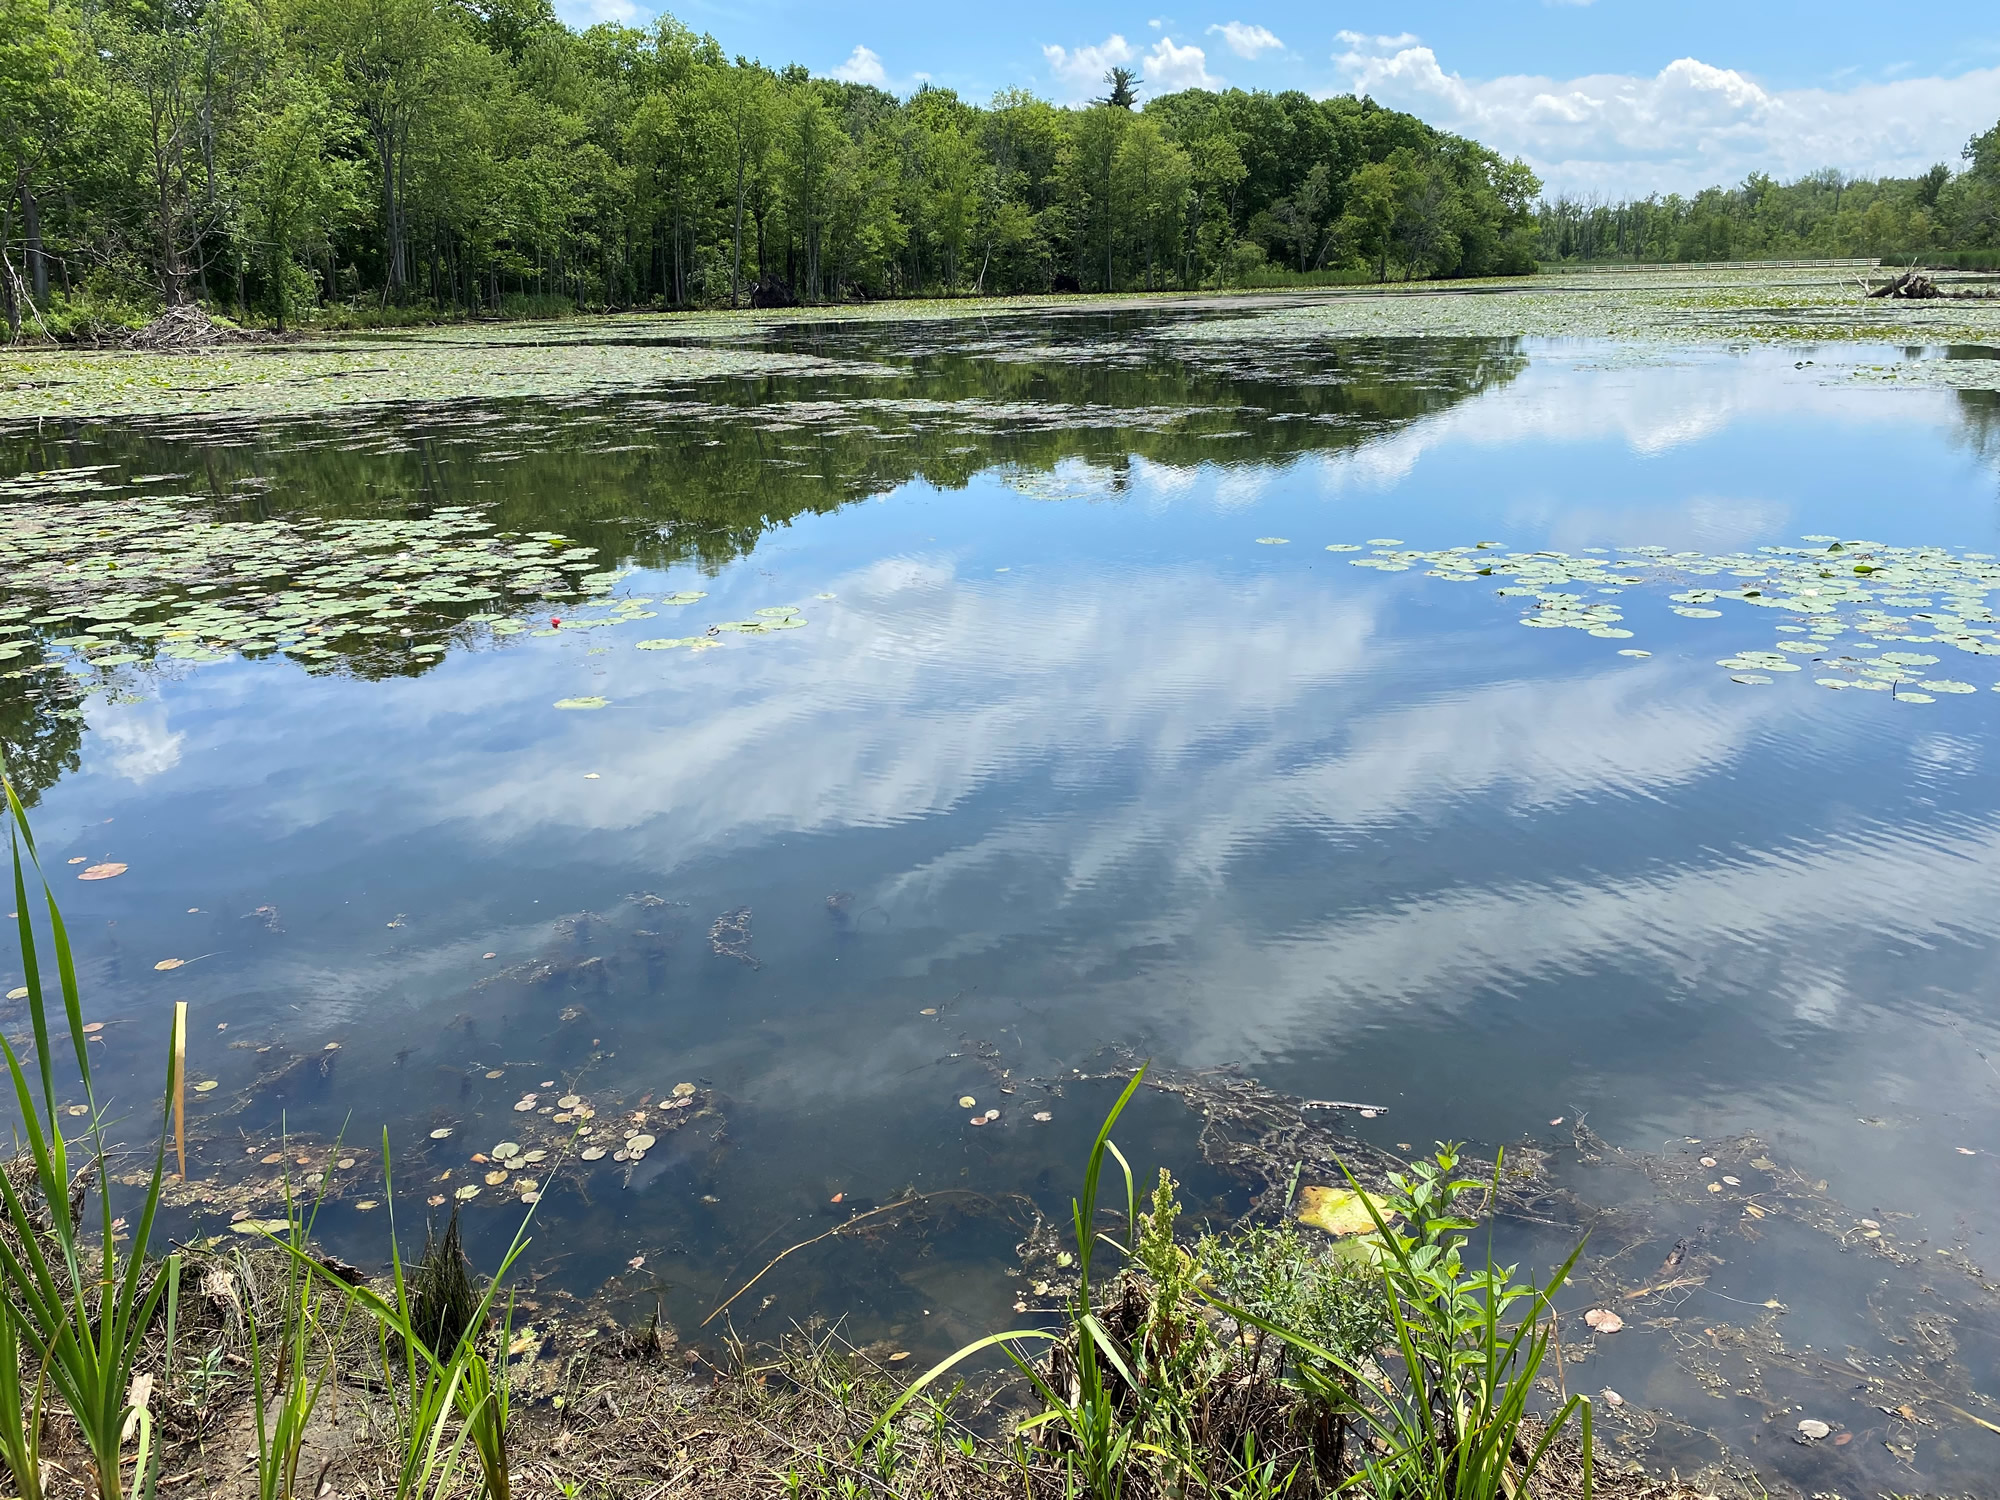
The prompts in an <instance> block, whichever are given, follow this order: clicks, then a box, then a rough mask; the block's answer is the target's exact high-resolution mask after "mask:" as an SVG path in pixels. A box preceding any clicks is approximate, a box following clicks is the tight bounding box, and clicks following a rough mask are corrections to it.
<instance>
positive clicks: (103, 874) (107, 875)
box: [76, 863, 129, 880]
mask: <svg viewBox="0 0 2000 1500" xmlns="http://www.w3.org/2000/svg"><path fill="white" fill-rule="evenodd" d="M128 868H129V866H126V865H121V864H116V863H113V864H103V865H92V866H91V867H90V868H89V869H87V870H85V871H84V872H83V873H82V874H81V875H79V876H77V877H76V878H77V879H78V880H109V879H111V877H112V876H114V875H123V874H124V873H125V871H126V870H127V869H128Z"/></svg>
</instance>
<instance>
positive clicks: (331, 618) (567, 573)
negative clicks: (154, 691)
mask: <svg viewBox="0 0 2000 1500" xmlns="http://www.w3.org/2000/svg"><path fill="white" fill-rule="evenodd" d="M178 477H180V476H175V475H147V476H142V477H141V480H139V481H135V482H134V483H135V484H136V483H145V482H149V481H150V482H154V483H166V482H171V481H172V480H173V479H175V478H178ZM0 502H11V503H0V577H4V578H5V580H6V584H5V587H6V596H5V598H4V600H0V677H8V678H20V677H24V676H27V675H29V674H30V673H36V672H43V671H50V670H55V671H61V670H63V669H65V668H74V669H78V670H83V671H86V672H87V671H88V670H89V669H92V668H106V667H118V666H126V665H131V664H134V663H139V662H144V661H148V660H152V659H155V658H164V659H168V660H178V661H185V662H190V663H195V664H201V663H211V662H221V661H226V660H228V659H229V658H230V657H231V656H232V655H235V654H239V653H240V654H243V655H246V656H257V655H262V654H266V653H271V652H281V653H283V654H284V655H286V656H289V657H291V658H293V659H294V660H297V661H299V662H300V663H301V664H302V665H304V666H305V667H306V668H307V669H308V670H315V669H324V667H325V665H326V664H328V663H332V662H336V661H339V660H342V659H344V658H347V657H350V656H353V655H355V654H356V653H358V652H364V651H367V650H368V649H369V648H375V649H376V650H378V651H379V650H381V649H384V648H386V649H389V650H392V651H394V652H396V653H399V654H402V655H405V656H407V657H408V658H411V659H413V660H415V661H418V662H421V661H423V660H425V659H430V658H436V657H440V656H442V655H443V654H444V653H445V652H446V650H447V649H448V648H449V646H450V644H451V643H452V642H453V641H454V640H458V641H467V640H469V639H471V638H472V637H474V636H475V635H476V634H477V633H478V632H479V631H480V630H481V629H483V630H484V631H485V632H486V633H487V634H488V635H489V636H491V637H494V638H505V637H508V636H514V635H522V634H534V635H543V636H547V635H555V634H558V633H562V632H567V631H575V630H593V629H599V628H603V627H607V626H617V625H627V624H633V623H636V622H639V621H644V620H651V619H656V618H658V610H657V609H649V608H647V606H648V605H654V604H657V605H661V606H669V607H674V608H680V607H684V606H687V605H690V604H694V603H696V602H698V601H700V600H702V599H705V598H706V597H708V596H707V595H706V594H705V593H704V592H702V591H699V590H683V591H681V592H678V593H674V594H669V595H667V596H665V597H663V598H660V599H657V600H655V599H650V598H643V597H635V596H627V597H616V598H614V597H613V596H612V590H613V589H614V588H615V587H616V585H617V584H618V583H619V582H620V581H621V580H622V579H623V578H624V577H625V576H626V574H625V573H623V572H621V571H619V570H617V569H615V568H607V567H605V566H603V565H602V564H601V563H600V562H599V561H598V560H597V549H596V548H594V547H587V546H580V545H578V544H576V543H575V542H574V541H572V540H571V539H570V538H568V537H565V536H563V535H562V534H561V533H559V532H553V531H531V532H506V531H498V530H496V529H495V527H494V525H493V523H492V522H491V521H489V520H488V519H487V518H486V517H485V516H484V515H483V514H482V513H481V512H479V511H478V510H476V509H474V508H472V507H469V506H442V507H439V508H437V509H436V510H433V511H432V512H431V513H430V514H429V515H427V516H424V517H421V518H405V517H367V518H361V519H336V520H318V519H314V518H311V517H300V518H295V519H283V520H260V521H233V520H232V521H225V520H217V519H215V518H214V517H213V516H212V515H210V514H208V513H207V511H206V509H205V508H204V507H202V506H201V505H200V504H199V503H197V502H196V499H195V497H192V496H186V495H176V494H171V493H159V492H157V491H147V492H145V493H141V494H134V493H131V492H129V491H128V490H127V488H126V487H125V486H122V485H118V484H114V483H112V482H109V481H108V480H107V479H106V478H105V477H104V474H103V470H102V468H78V469H70V470H63V471H58V472H55V473H48V474H34V475H22V476H20V477H19V478H17V479H14V480H8V481H0ZM545 601H546V602H555V603H559V604H561V605H562V606H563V607H564V608H563V612H562V613H552V614H551V615H550V616H549V618H548V622H547V623H546V624H545V625H542V626H540V627H538V628H537V627H534V626H531V624H530V623H528V622H527V621H525V620H523V619H522V618H519V616H521V615H523V614H525V613H526V611H527V610H528V609H529V608H530V607H531V606H533V605H534V604H536V603H538V602H545ZM571 604H575V605H577V606H578V607H579V608H586V609H598V610H601V611H603V612H601V613H589V614H584V615H568V614H567V609H568V606H569V605H571ZM805 623H806V622H805V619H804V617H803V615H802V614H801V613H800V611H799V610H798V609H797V607H795V606H791V605H784V606H775V607H770V608H766V609H761V610H758V611H757V612H756V614H755V616H754V617H753V618H750V619H745V620H728V621H723V622H721V623H719V624H717V625H714V626H711V627H709V629H708V632H707V634H704V635H696V636H684V637H678V638H662V639H656V640H647V641H642V642H640V643H639V644H640V646H641V647H642V648H643V649H646V650H665V649H668V648H670V647H676V646H679V647H689V648H693V649H697V650H699V649H704V648H706V647H708V646H712V645H714V644H716V641H715V637H716V636H717V635H719V634H722V633H730V634H740V635H763V634H768V633H771V632H773V631H778V630H791V629H797V628H798V627H800V626H802V625H804V624H805ZM31 653H32V655H31ZM22 658H30V659H29V660H26V661H22ZM17 661H20V662H21V665H19V666H8V665H7V664H8V663H12V662H17ZM590 706H596V705H590Z"/></svg>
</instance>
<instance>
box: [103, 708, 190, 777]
mask: <svg viewBox="0 0 2000 1500" xmlns="http://www.w3.org/2000/svg"><path fill="white" fill-rule="evenodd" d="M93 717H94V720H95V721H94V722H93V723H92V724H91V726H90V727H91V731H92V733H93V734H94V735H95V736H96V741H97V743H96V748H97V750H98V751H99V752H100V753H101V755H102V756H103V760H102V765H103V767H104V769H105V770H107V771H109V772H110V773H111V774H112V775H114V776H122V777H124V778H125V779H126V780H127V781H130V782H133V783H134V784H137V783H140V782H145V781H150V780H152V779H153V778H154V777H155V776H159V775H161V774H163V773H165V772H167V771H171V770H173V769H174V767H175V766H178V765H179V764H180V763H181V746H182V745H183V743H184V742H185V741H186V739H187V736H186V735H185V734H183V733H182V732H181V731H179V730H169V729H168V728H167V716H166V713H165V711H164V710H162V709H160V708H159V707H158V706H157V705H154V706H149V707H146V708H144V709H136V710H135V709H123V708H121V709H108V710H105V711H103V712H101V713H99V714H97V715H95V716H93Z"/></svg>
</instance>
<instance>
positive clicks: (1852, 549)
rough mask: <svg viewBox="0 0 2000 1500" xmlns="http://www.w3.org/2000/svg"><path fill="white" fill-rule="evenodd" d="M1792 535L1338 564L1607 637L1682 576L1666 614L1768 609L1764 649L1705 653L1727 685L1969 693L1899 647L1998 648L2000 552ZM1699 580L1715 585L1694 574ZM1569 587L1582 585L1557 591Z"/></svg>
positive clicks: (1347, 545) (1382, 545) (1538, 624)
mask: <svg viewBox="0 0 2000 1500" xmlns="http://www.w3.org/2000/svg"><path fill="white" fill-rule="evenodd" d="M1258 540H1259V541H1263V542H1270V541H1275V540H1277V539H1276V538H1270V537H1260V538H1258ZM1803 540H1804V542H1805V545H1803V546H1799V547H1759V548H1757V549H1756V550H1755V551H1749V552H1726V553H1704V552H1692V551H1680V552H1674V551H1669V550H1668V549H1667V548H1665V547H1651V546H1646V547H1623V548H1618V549H1611V548H1603V547H1594V548H1587V549H1585V550H1584V551H1583V552H1581V553H1575V554H1573V553H1568V552H1559V551H1536V552H1513V551H1509V550H1507V549H1506V548H1504V547H1503V546H1502V545H1501V544H1500V543H1498V542H1477V543H1474V544H1473V545H1471V546H1460V547H1449V548H1444V549H1442V550H1436V551H1425V550H1414V549H1405V548H1403V547H1402V545H1401V544H1400V543H1398V542H1391V541H1389V540H1387V539H1384V538H1377V539H1376V540H1375V541H1373V542H1371V543H1370V544H1369V549H1370V550H1368V551H1367V552H1366V554H1365V555H1363V556H1358V557H1350V558H1348V563H1349V565H1350V566H1352V567H1357V568H1368V569H1371V570H1373V571H1375V572H1380V573H1407V572H1409V571H1410V570H1411V569H1413V568H1421V569H1422V570H1423V573H1424V574H1425V576H1427V577H1431V578H1442V579H1445V580H1447V581H1450V582H1455V583H1480V582H1484V581H1487V580H1496V581H1497V580H1511V581H1509V582H1504V583H1501V585H1500V586H1499V587H1498V588H1496V589H1495V590H1494V592H1495V594H1496V595H1498V596H1499V597H1501V598H1508V599H1519V600H1522V601H1524V603H1525V607H1524V609H1523V612H1522V614H1521V616H1520V623H1521V624H1522V625H1525V626H1528V627H1530V628H1531V629H1537V630H1576V631H1580V632H1582V633H1583V634H1585V635H1588V636H1592V637H1594V638H1596V639H1599V640H1606V641H1629V640H1633V639H1635V638H1636V636H1637V632H1636V631H1635V630H1633V629H1632V628H1631V626H1632V623H1633V622H1632V621H1630V620H1628V618H1627V616H1626V606H1625V605H1624V604H1623V603H1622V602H1620V596H1621V595H1623V594H1624V592H1625V591H1626V590H1627V589H1629V588H1638V587H1652V588H1655V589H1657V588H1662V587H1666V586H1669V585H1673V584H1680V585H1686V586H1685V587H1680V588H1678V589H1676V591H1675V592H1673V593H1671V594H1668V595H1667V598H1668V599H1669V600H1670V601H1671V609H1672V612H1673V613H1674V614H1676V615H1678V616H1680V617H1682V618H1684V619H1691V620H1717V619H1721V618H1723V617H1724V611H1723V610H1722V609H1718V608H1715V606H1716V605H1719V604H1721V605H1728V606H1730V607H1731V611H1732V612H1734V611H1738V610H1740V609H1741V608H1746V607H1747V608H1754V609H1764V610H1769V611H1771V612H1772V615H1773V617H1774V618H1773V620H1772V625H1771V629H1772V632H1773V633H1774V634H1775V635H1777V636H1779V637H1780V639H1779V640H1778V641H1777V642H1776V643H1775V645H1774V646H1773V647H1772V648H1770V649H1764V648H1761V647H1755V648H1744V649H1739V650H1736V651H1734V652H1732V653H1731V654H1730V655H1727V656H1723V657H1719V658H1717V659H1716V665H1717V666H1719V667H1721V668H1723V669H1724V670H1725V671H1727V672H1728V673H1729V674H1730V680H1731V681H1733V682H1737V683H1742V684H1746V685H1749V686H1769V685H1771V684H1772V682H1773V681H1774V678H1773V677H1771V676H1770V675H1769V674H1771V673H1778V674H1780V675H1786V674H1791V673H1802V672H1805V671H1807V670H1808V669H1810V670H1812V671H1814V672H1816V673H1818V674H1820V675H1818V676H1816V677H1815V678H1814V679H1813V680H1814V681H1815V682H1816V683H1818V685H1819V686H1821V687H1825V688H1831V689H1835V690H1845V689H1850V688H1852V689H1859V690H1862V691H1867V692H1882V693H1888V694H1890V695H1891V696H1892V697H1894V698H1896V699H1897V700H1898V701H1901V702H1906V703H1933V702H1936V701H1937V699H1936V696H1935V695H1937V694H1949V695H1962V694H1966V693H1972V692H1976V691H1978V687H1977V686H1976V685H1975V684H1973V683H1969V682H1964V681H1961V680H1959V679H1957V678H1954V677H1951V676H1949V675H1947V673H1946V672H1945V671H1943V670H1941V669H1940V664H1941V662H1942V661H1943V660H1944V658H1942V657H1940V656H1938V655H1936V654H1935V653H1933V652H1926V651H1909V650H1904V649H1902V648H1903V647H1906V646H1936V647H1938V648H1939V649H1941V650H1944V649H1948V650H1952V651H1956V652H1959V653H1961V654H1962V655H1965V656H1974V657H1977V656H2000V615H1995V613H1994V611H1993V606H1992V595H1993V593H1994V592H1995V591H1996V590H2000V556H1995V555H1994V554H1993V553H1990V552H1958V551H1953V550H1951V549H1949V548H1944V547H1896V546H1890V545H1888V544H1887V543H1884V542H1877V541H1867V540H1861V539H1850V540H1843V539H1841V538H1839V537H1835V536H1828V535H1825V534H1820V535H1815V536H1808V537H1806V538H1804V539H1803ZM1326 550H1327V551H1329V552H1335V553H1353V552H1362V551H1363V548H1362V547H1361V546H1360V544H1358V543H1353V542H1334V543H1331V544H1329V545H1328V546H1327V547H1326ZM1702 579H1717V580H1724V579H1726V580H1728V581H1727V582H1720V581H1718V582H1716V583H1701V582H1699V581H1698V580H1702ZM1576 584H1581V585H1585V586H1587V587H1588V588H1589V590H1590V592H1589V593H1583V592H1577V591H1574V590H1572V589H1571V588H1569V587H1567V586H1568V585H1576ZM1884 605H1888V606H1892V607H1891V608H1886V609H1885V608H1883V607H1882V606H1884ZM1884 647H1893V648H1895V649H1890V650H1884V649H1883V648H1884ZM1618 654H1619V655H1621V656H1629V657H1637V658H1643V657H1645V656H1648V655H1650V653H1649V652H1648V651H1646V650H1645V649H1644V648H1641V647H1621V648H1620V649H1619V651H1618ZM1969 666H1970V664H1968V667H1969ZM1995 686H1996V687H1997V688H2000V684H1995Z"/></svg>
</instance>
